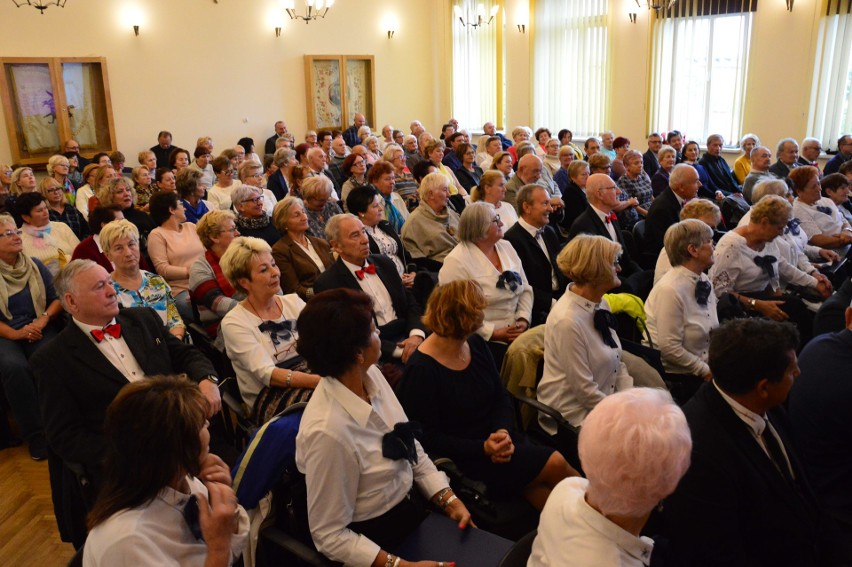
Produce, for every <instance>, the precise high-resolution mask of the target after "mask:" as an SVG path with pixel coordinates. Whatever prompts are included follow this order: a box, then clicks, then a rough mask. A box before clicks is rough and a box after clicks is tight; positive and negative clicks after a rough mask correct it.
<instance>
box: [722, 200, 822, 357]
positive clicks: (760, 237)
mask: <svg viewBox="0 0 852 567" xmlns="http://www.w3.org/2000/svg"><path fill="white" fill-rule="evenodd" d="M791 212H792V206H791V205H790V203H789V202H788V201H787V200H786V199H784V198H783V197H779V196H777V195H766V196H764V197H763V198H762V199H761V200H760V201H759V202H758V203H757V204H755V205H754V206H753V207H752V208H751V217H750V218H749V223H748V224H747V225H743V226H738V227H737V228H735V229H734V230H730V231H728V232H727V233H726V234H725V236H723V237H722V239H721V240H720V241H719V245H718V247H717V248H716V262H715V263H714V264H713V267H712V268H711V269H710V280H711V281H712V282H713V288H714V291H715V293H716V296H717V297H719V296H721V295H722V294H723V293H728V294H730V295H731V296H733V297H734V298H736V299H737V300H738V301H739V302H740V303H741V304H742V306H743V307H744V309H745V310H746V311H749V312H751V313H752V314H754V315H756V316H763V317H768V318H770V319H773V320H775V321H786V320H788V319H789V320H790V321H791V322H793V323H796V325H797V326H798V328H799V333H800V334H801V337H802V342H801V344H802V346H804V345H805V344H806V343H807V342H808V340H810V338H811V336H812V328H813V313H812V312H810V311H809V310H808V308H807V307H806V306H805V305H804V304H803V303H802V300H801V299H800V298H799V297H797V296H794V295H791V294H789V293H783V291H782V288H781V284H782V282H783V283H785V284H787V285H795V286H798V287H801V288H812V289H813V290H814V291H815V292H816V293H817V294H818V295H820V296H822V297H823V298H825V297H828V295H829V293H830V291H829V287H828V285H827V284H826V282H825V281H824V280H821V279H817V278H815V277H813V276H811V275H809V274H806V273H805V272H803V271H801V270H799V269H798V268H797V267H796V266H795V265H793V264H790V262H788V261H787V259H786V258H785V257H784V254H782V253H781V250H780V249H779V248H778V244H777V243H776V242H775V241H776V240H777V238H778V237H779V236H781V235H782V234H784V229H785V228H786V227H787V223H788V222H789V220H790V218H791Z"/></svg>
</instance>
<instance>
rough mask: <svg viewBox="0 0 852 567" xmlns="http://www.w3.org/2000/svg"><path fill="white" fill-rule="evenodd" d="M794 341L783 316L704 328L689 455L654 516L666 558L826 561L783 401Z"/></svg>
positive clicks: (799, 565)
mask: <svg viewBox="0 0 852 567" xmlns="http://www.w3.org/2000/svg"><path fill="white" fill-rule="evenodd" d="M798 342H799V336H798V333H797V332H796V328H795V327H794V326H793V325H792V324H790V323H778V322H775V321H769V320H766V319H735V320H732V321H729V322H728V323H726V324H724V325H722V326H721V327H719V328H718V329H716V330H715V331H714V332H713V333H712V334H711V337H710V349H709V361H708V362H709V365H710V371H711V372H712V374H713V379H712V380H711V381H710V382H705V383H704V385H703V386H702V387H701V389H699V390H698V392H697V393H696V394H695V396H693V398H692V399H691V400H690V401H689V402H688V403H687V404H686V406H684V413H685V414H686V420H687V422H688V423H689V429H690V431H691V432H692V442H693V448H692V464H691V465H690V467H689V470H688V471H687V473H686V476H684V477H683V479H682V480H681V482H680V484H679V485H678V487H677V490H675V492H674V494H672V495H671V496H670V497H669V498H667V499H666V501H665V504H664V508H663V513H662V523H661V525H660V526H659V527H660V528H661V529H662V533H663V535H665V536H666V537H667V538H668V539H669V542H670V543H671V549H670V551H671V552H672V555H673V557H670V558H667V559H672V560H673V562H672V564H673V565H690V566H691V567H705V566H706V567H710V566H713V567H717V566H719V565H725V566H726V567H747V566H748V567H770V566H771V567H809V566H816V565H827V564H828V563H825V562H823V561H822V560H821V559H820V556H819V544H818V540H819V538H820V536H821V535H822V534H821V532H820V528H819V527H818V525H819V520H818V511H817V508H816V504H815V499H814V497H813V494H812V492H811V490H810V487H809V484H808V482H807V478H806V474H805V469H803V467H802V465H801V463H800V462H799V459H798V456H797V453H796V451H795V449H794V447H793V445H792V444H791V443H790V438H789V437H788V431H787V427H786V417H787V415H786V413H785V412H784V408H783V405H782V404H783V403H784V401H785V400H786V399H787V393H788V392H789V391H790V388H791V387H792V386H793V381H794V380H795V379H796V377H797V376H798V375H799V366H798V364H797V361H796V348H797V346H798ZM843 564H845V565H848V563H843Z"/></svg>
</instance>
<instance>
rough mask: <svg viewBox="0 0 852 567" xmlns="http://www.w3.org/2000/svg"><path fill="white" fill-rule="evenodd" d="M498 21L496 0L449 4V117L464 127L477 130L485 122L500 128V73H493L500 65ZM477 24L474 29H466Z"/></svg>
mask: <svg viewBox="0 0 852 567" xmlns="http://www.w3.org/2000/svg"><path fill="white" fill-rule="evenodd" d="M492 16H493V19H491V18H492ZM489 20H490V23H489ZM502 21H503V18H502V17H501V14H499V3H498V2H497V0H480V1H476V0H457V1H456V2H454V4H453V14H452V33H453V117H454V118H455V119H456V120H458V121H459V123H460V124H462V125H463V126H465V127H468V128H476V129H479V128H481V127H482V125H483V124H485V123H486V122H494V123H495V124H497V127H498V128H499V127H500V126H501V125H502V122H503V120H502V114H503V113H502V109H500V108H498V103H497V99H498V97H497V90H498V85H499V84H500V83H502V73H500V74H499V75H498V72H497V71H498V69H502V65H503V57H502V56H501V53H500V50H499V49H498V47H497V45H498V41H497V40H498V35H499V32H500V30H499V25H501V24H502ZM463 22H464V23H463ZM477 22H479V24H477V25H476V26H475V27H474V26H473V25H469V24H471V23H477ZM466 24H467V25H466Z"/></svg>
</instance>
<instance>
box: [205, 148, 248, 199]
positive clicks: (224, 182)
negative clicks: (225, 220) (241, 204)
mask: <svg viewBox="0 0 852 567" xmlns="http://www.w3.org/2000/svg"><path fill="white" fill-rule="evenodd" d="M233 173H234V170H233V168H232V167H231V160H229V159H228V158H226V157H224V156H219V157H217V158H215V159H214V160H213V174H214V175H215V176H216V183H214V184H213V187H211V188H210V189H208V190H207V200H208V201H209V202H210V204H211V205H212V206H213V208H216V209H221V210H223V211H227V210H228V209H230V208H231V194H232V193H233V192H234V189H236V188H237V187H239V186H240V183H239V182H238V181H234V178H233Z"/></svg>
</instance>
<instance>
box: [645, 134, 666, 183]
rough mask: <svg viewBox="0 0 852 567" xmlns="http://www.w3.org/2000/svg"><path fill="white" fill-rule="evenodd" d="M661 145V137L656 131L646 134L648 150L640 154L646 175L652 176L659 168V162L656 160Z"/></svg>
mask: <svg viewBox="0 0 852 567" xmlns="http://www.w3.org/2000/svg"><path fill="white" fill-rule="evenodd" d="M662 147H663V137H662V136H660V135H659V134H657V133H656V132H653V133H651V134H650V135H649V136H648V151H647V152H645V153H644V154H642V167H643V168H644V169H645V173H647V174H648V177H654V174H655V173H657V170H659V169H660V162H659V160H657V152H659V151H660V148H662Z"/></svg>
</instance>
